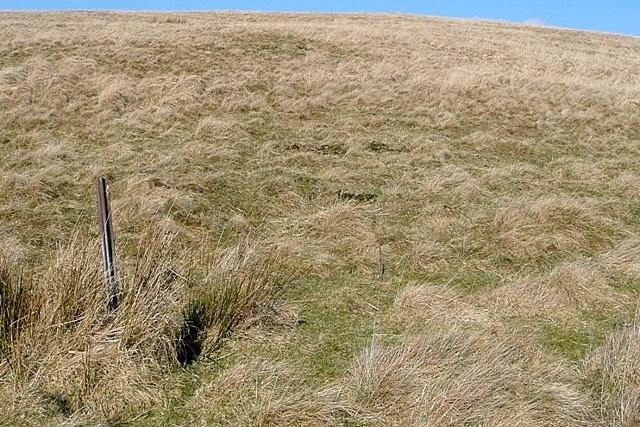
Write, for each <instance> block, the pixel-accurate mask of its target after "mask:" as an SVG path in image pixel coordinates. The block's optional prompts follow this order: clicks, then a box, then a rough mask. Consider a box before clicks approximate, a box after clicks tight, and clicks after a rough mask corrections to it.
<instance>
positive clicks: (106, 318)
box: [0, 232, 288, 423]
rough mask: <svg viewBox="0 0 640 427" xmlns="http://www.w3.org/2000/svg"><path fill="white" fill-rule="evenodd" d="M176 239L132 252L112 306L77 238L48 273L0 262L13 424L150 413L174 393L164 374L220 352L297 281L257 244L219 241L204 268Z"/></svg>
mask: <svg viewBox="0 0 640 427" xmlns="http://www.w3.org/2000/svg"><path fill="white" fill-rule="evenodd" d="M172 240H173V237H172V235H171V234H167V233H163V232H155V233H152V234H150V235H148V236H146V237H145V238H143V239H142V241H141V242H140V244H139V246H138V249H137V250H134V251H132V252H133V255H134V259H133V260H130V259H128V258H127V257H126V256H125V257H123V261H122V263H121V268H120V271H121V286H122V295H121V300H120V304H119V306H118V307H117V309H115V310H113V311H109V310H107V307H106V302H107V297H106V287H105V284H104V279H103V277H102V272H101V266H100V259H99V249H98V248H97V245H95V244H94V245H85V244H83V243H84V242H80V241H77V242H75V243H74V244H72V245H71V247H69V248H67V249H65V250H62V251H61V252H60V253H59V255H58V257H57V260H56V262H55V263H54V264H53V265H52V267H51V268H50V269H49V270H47V271H46V272H44V273H42V274H40V275H35V274H32V273H30V272H28V271H24V272H21V271H20V270H19V269H16V267H13V266H11V265H9V264H7V263H2V264H0V305H1V307H0V308H2V312H1V313H2V314H1V315H0V316H1V319H0V320H1V321H2V324H1V325H0V351H1V352H0V405H2V406H3V407H6V408H12V409H11V410H9V412H11V411H13V413H7V414H5V415H6V417H8V418H7V420H9V419H11V418H10V417H11V416H13V415H15V416H17V415H18V414H23V415H26V416H27V417H28V418H27V419H30V420H34V422H36V421H35V420H38V419H48V420H51V419H57V418H60V419H65V418H69V417H75V418H77V419H79V420H107V421H108V422H122V421H126V420H127V419H128V418H130V417H135V416H137V415H139V414H140V413H143V412H144V411H145V410H146V409H147V408H149V407H151V406H152V405H155V404H159V403H160V402H161V401H162V399H163V398H164V395H163V387H162V385H161V384H162V381H163V378H164V376H165V374H167V373H169V372H170V371H172V370H175V369H177V368H178V367H179V364H180V363H183V364H184V363H186V362H193V361H195V360H196V358H197V357H198V356H201V355H202V356H205V355H211V354H213V352H215V351H216V350H218V349H219V348H220V346H221V345H222V344H223V342H224V339H226V338H228V337H229V336H230V334H231V333H232V331H233V330H234V329H236V328H237V327H238V326H239V325H240V324H241V323H242V322H243V321H245V320H247V319H249V318H250V317H251V316H255V315H258V312H259V310H258V307H259V306H260V305H268V304H272V303H271V302H269V301H266V300H267V299H269V298H273V297H275V290H276V289H278V288H279V287H280V286H281V285H283V284H284V281H285V280H286V278H287V277H288V276H286V275H280V274H279V273H278V269H279V268H280V267H281V265H282V258H281V257H278V256H277V255H274V254H273V252H271V251H269V250H266V251H261V250H258V245H255V244H253V245H251V244H243V245H241V246H239V247H236V248H233V249H231V250H222V249H215V250H214V251H213V253H214V255H213V256H212V257H211V260H210V262H211V264H210V266H209V267H206V268H205V267H202V268H201V267H200V266H198V265H194V263H193V262H192V259H191V258H190V257H189V256H185V255H184V254H181V253H180V252H179V251H177V250H176V249H175V247H174V245H173V244H172ZM200 270H201V271H200ZM196 345H197V346H199V347H198V348H197V351H196V348H194V346H196ZM185 354H186V355H188V357H186V356H185ZM41 417H46V418H41ZM2 421H3V419H2V416H0V423H2Z"/></svg>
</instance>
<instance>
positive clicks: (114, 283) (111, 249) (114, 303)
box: [96, 178, 120, 312]
mask: <svg viewBox="0 0 640 427" xmlns="http://www.w3.org/2000/svg"><path fill="white" fill-rule="evenodd" d="M96 190H97V199H98V223H99V226H100V244H101V247H102V268H103V271H104V278H105V281H106V284H107V310H108V311H109V312H111V311H113V310H115V309H116V308H117V307H118V299H119V298H120V284H119V283H118V275H117V273H116V249H115V246H114V244H113V229H112V227H111V212H110V211H109V187H108V186H107V180H106V179H104V178H98V183H97V188H96Z"/></svg>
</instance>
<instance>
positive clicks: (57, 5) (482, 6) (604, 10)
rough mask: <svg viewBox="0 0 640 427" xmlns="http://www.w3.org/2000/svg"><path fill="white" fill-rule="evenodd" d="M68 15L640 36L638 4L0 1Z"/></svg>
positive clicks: (626, 0)
mask: <svg viewBox="0 0 640 427" xmlns="http://www.w3.org/2000/svg"><path fill="white" fill-rule="evenodd" d="M69 9H90V10H96V9H111V10H162V11H175V10H181V11H196V10H263V11H282V12H305V11H314V12H362V11H368V12H400V13H416V14H422V15H434V16H450V17H459V18H482V19H494V20H504V21H511V22H528V23H535V24H544V25H550V26H554V27H566V28H576V29H584V30H596V31H605V32H611V33H620V34H628V35H633V36H640V0H537V1H535V0H524V1H518V0H484V1H483V0H431V1H430V0H414V1H411V0H390V1H381V0H369V1H365V0H341V1H340V0H308V1H291V0H236V1H232V0H220V1H215V0H181V1H169V0H0V10H69Z"/></svg>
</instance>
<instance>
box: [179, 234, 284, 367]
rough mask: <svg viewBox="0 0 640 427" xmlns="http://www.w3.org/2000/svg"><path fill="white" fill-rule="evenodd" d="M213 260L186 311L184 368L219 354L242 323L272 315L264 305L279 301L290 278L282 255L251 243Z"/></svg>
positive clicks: (181, 357) (181, 348)
mask: <svg viewBox="0 0 640 427" xmlns="http://www.w3.org/2000/svg"><path fill="white" fill-rule="evenodd" d="M214 259H215V263H213V264H212V265H210V267H209V270H208V271H207V274H206V276H205V277H204V279H203V280H202V281H200V282H199V284H198V286H196V287H195V288H194V289H192V290H191V294H192V297H191V299H190V300H189V302H188V303H187V304H186V306H185V307H184V308H183V310H182V313H183V319H184V323H183V325H182V327H181V329H180V331H179V333H178V336H177V339H176V349H177V358H178V361H180V363H183V364H186V363H191V362H193V361H194V360H196V358H197V357H198V355H200V354H201V353H203V352H204V353H208V354H211V353H212V352H215V351H216V350H217V349H219V348H220V346H222V344H223V342H224V340H225V339H226V338H228V337H229V335H230V334H231V332H232V331H233V330H234V329H235V328H236V327H237V326H238V325H239V324H241V323H242V322H245V321H248V320H251V319H252V318H255V317H256V316H260V315H261V314H263V313H268V312H269V311H270V310H264V308H267V307H265V305H267V306H268V305H270V304H271V303H272V302H273V301H275V299H276V296H277V293H278V292H279V290H281V289H282V287H283V286H284V285H285V284H286V282H287V281H288V280H289V279H290V278H291V276H290V274H289V273H285V272H283V271H281V270H282V269H281V267H282V265H283V259H282V257H281V256H280V255H279V254H278V253H277V252H269V253H267V254H266V255H264V254H260V251H259V248H258V246H256V245H255V244H249V243H247V242H243V243H241V244H239V245H238V246H236V247H235V248H233V249H232V250H230V251H226V252H223V253H220V254H217V255H216V256H215V257H214ZM261 309H262V310H261ZM261 312H262V313H261Z"/></svg>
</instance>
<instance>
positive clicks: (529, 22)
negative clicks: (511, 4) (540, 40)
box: [522, 18, 546, 26]
mask: <svg viewBox="0 0 640 427" xmlns="http://www.w3.org/2000/svg"><path fill="white" fill-rule="evenodd" d="M522 23H523V24H525V25H535V26H542V25H546V24H545V23H544V21H543V20H542V19H538V18H529V19H527V20H526V21H523V22H522Z"/></svg>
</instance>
